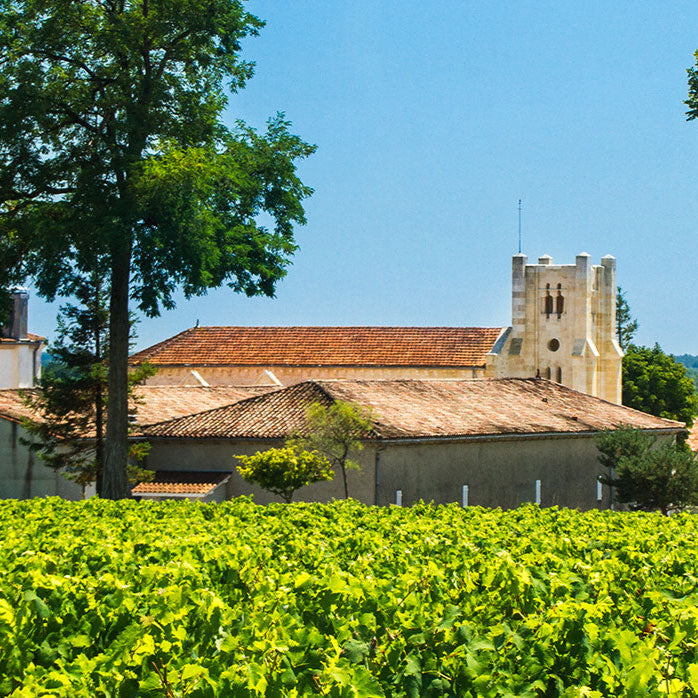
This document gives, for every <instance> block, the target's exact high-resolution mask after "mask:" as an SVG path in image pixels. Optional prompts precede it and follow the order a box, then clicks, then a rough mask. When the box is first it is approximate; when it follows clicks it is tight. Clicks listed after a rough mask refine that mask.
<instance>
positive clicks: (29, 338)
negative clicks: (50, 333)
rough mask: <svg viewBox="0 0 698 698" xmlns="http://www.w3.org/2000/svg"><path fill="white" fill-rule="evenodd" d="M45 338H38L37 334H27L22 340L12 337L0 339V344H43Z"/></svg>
mask: <svg viewBox="0 0 698 698" xmlns="http://www.w3.org/2000/svg"><path fill="white" fill-rule="evenodd" d="M45 341H46V337H40V336H39V335H38V334H32V333H31V332H27V336H26V337H25V338H23V339H15V338H14V337H0V344H27V343H28V342H45Z"/></svg>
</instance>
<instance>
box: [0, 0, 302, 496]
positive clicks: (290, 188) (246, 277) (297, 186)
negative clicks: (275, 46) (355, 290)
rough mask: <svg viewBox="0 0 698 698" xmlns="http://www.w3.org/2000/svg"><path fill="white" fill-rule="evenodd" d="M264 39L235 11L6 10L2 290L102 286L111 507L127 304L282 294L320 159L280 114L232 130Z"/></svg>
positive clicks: (2, 8)
mask: <svg viewBox="0 0 698 698" xmlns="http://www.w3.org/2000/svg"><path fill="white" fill-rule="evenodd" d="M262 26H263V22H262V21H261V20H259V19H258V18H257V17H255V16H254V15H253V14H251V13H249V12H248V11H247V10H246V8H245V3H243V2H242V0H178V1H177V2H172V0H104V1H101V0H100V1H96V0H48V1H47V0H16V1H15V0H12V1H11V2H10V1H3V2H1V3H0V95H1V98H0V286H1V287H2V288H8V287H9V286H11V285H13V284H17V283H23V282H25V281H27V280H28V281H30V282H31V283H33V285H34V286H35V288H36V289H37V290H38V292H39V293H40V294H41V295H42V296H44V297H46V298H49V299H53V298H55V297H56V295H68V294H70V292H71V285H72V284H73V283H74V281H75V279H76V278H79V277H80V276H82V275H90V274H93V273H97V272H98V273H99V274H100V275H101V274H104V276H103V277H102V278H103V280H104V282H105V286H108V288H109V293H110V298H109V304H108V307H109V336H110V352H111V355H110V362H109V396H108V411H109V413H110V415H109V417H110V418H109V421H108V428H107V431H106V435H105V460H104V493H105V496H109V497H113V498H120V497H123V496H125V495H126V462H127V453H128V449H127V431H128V420H127V414H128V410H127V400H128V397H127V373H128V366H127V363H128V336H129V321H130V320H129V306H130V304H131V303H133V304H134V305H135V306H136V307H137V308H138V309H139V310H140V311H142V312H144V313H145V314H146V315H148V316H154V315H158V314H159V313H160V311H161V309H162V308H166V309H169V308H172V307H174V305H175V293H176V291H177V290H178V289H180V290H182V291H183V292H184V295H185V296H186V297H190V296H192V295H197V294H205V293H206V292H207V290H208V289H210V288H215V287H219V286H222V285H224V284H227V285H228V286H229V287H230V288H232V289H233V290H234V291H239V292H243V293H245V294H247V295H250V296H252V295H266V296H272V295H273V294H274V288H275V284H276V282H277V281H279V279H281V278H282V277H283V276H284V275H285V273H286V268H287V266H288V265H289V263H290V259H291V256H292V254H293V252H294V251H295V249H296V242H295V240H294V236H293V231H294V227H295V226H296V225H300V224H303V223H304V222H305V214H304V210H303V205H302V202H303V200H304V199H305V198H307V197H308V196H309V195H310V194H311V192H312V190H311V189H310V188H309V187H307V186H306V185H304V184H303V183H302V181H301V180H300V178H299V176H298V174H297V171H296V167H297V163H298V161H299V160H300V159H303V158H305V157H307V156H309V155H310V154H311V153H312V152H313V151H314V150H315V148H314V146H312V145H309V144H307V143H305V142H304V141H302V140H301V139H300V138H299V137H297V136H295V135H293V134H292V133H291V132H290V124H289V122H288V121H286V119H285V118H284V115H283V114H281V113H277V114H276V116H273V117H271V118H270V119H269V120H268V122H267V126H266V129H265V130H264V132H262V133H260V132H258V131H257V130H255V129H253V128H251V127H249V126H246V125H245V124H243V123H242V122H237V123H236V124H235V125H234V126H230V125H228V124H226V123H225V122H224V111H225V108H226V106H227V103H228V99H229V96H230V94H231V93H234V92H236V91H237V90H238V89H240V88H242V87H244V85H245V83H246V81H247V80H248V79H249V78H250V77H251V76H252V72H253V70H252V68H253V66H252V64H251V63H250V62H248V61H245V60H244V59H243V58H242V57H241V45H242V42H243V41H244V40H245V39H246V38H247V37H250V36H254V35H256V34H257V33H258V31H259V30H260V28H261V27H262ZM0 313H2V303H0Z"/></svg>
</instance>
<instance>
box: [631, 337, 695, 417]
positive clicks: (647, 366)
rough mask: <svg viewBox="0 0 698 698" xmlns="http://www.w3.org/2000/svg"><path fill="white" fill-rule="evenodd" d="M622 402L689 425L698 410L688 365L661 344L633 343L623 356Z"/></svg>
mask: <svg viewBox="0 0 698 698" xmlns="http://www.w3.org/2000/svg"><path fill="white" fill-rule="evenodd" d="M623 404H624V405H627V406H628V407H634V408H635V409H636V410H641V411H642V412H648V413H649V414H653V415H656V416H657V417H665V418H666V419H678V420H679V421H681V422H685V423H686V424H687V425H688V426H690V425H691V424H693V419H694V417H695V415H696V412H698V395H696V389H695V385H694V383H693V381H692V380H691V378H690V377H689V376H688V375H687V373H686V367H685V366H684V365H683V364H680V363H679V362H678V361H676V360H675V359H674V357H673V356H670V355H669V354H665V353H664V352H663V351H662V349H661V347H660V346H659V345H658V344H655V345H654V347H652V348H650V347H638V346H634V345H630V346H629V347H628V348H627V349H626V352H625V357H624V358H623Z"/></svg>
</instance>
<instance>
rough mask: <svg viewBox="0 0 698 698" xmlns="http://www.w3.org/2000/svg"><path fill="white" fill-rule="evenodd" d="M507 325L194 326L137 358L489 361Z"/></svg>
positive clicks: (289, 362) (160, 361)
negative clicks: (489, 355)
mask: <svg viewBox="0 0 698 698" xmlns="http://www.w3.org/2000/svg"><path fill="white" fill-rule="evenodd" d="M502 329H503V328H501V327H194V328H191V329H188V330H185V331H184V332H181V333H180V334H178V335H175V336H174V337H170V338H169V339H166V340H165V341H163V342H160V343H159V344H155V345H153V346H152V347H149V348H148V349H144V350H143V351H140V352H138V353H136V354H134V355H133V356H132V357H131V361H132V362H134V363H138V362H143V361H149V362H151V363H153V364H156V365H168V366H176V365H179V366H182V365H186V366H231V365H234V366H456V367H457V366H484V365H485V363H486V358H485V356H486V354H487V353H488V352H490V351H491V350H492V347H493V346H494V344H495V342H496V341H497V338H498V337H499V335H500V334H501V332H502Z"/></svg>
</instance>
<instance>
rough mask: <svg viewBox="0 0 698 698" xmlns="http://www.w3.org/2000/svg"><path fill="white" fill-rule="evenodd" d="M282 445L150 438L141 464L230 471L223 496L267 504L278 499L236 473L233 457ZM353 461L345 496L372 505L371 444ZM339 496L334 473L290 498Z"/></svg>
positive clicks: (341, 488)
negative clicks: (250, 497) (247, 497)
mask: <svg viewBox="0 0 698 698" xmlns="http://www.w3.org/2000/svg"><path fill="white" fill-rule="evenodd" d="M283 445H284V444H283V442H282V441H273V440H264V441H261V440H259V441H257V440H223V439H151V440H150V452H149V454H148V457H147V459H146V462H145V463H144V467H146V468H149V469H151V470H175V471H176V470H182V471H199V472H201V471H216V472H221V471H226V472H228V471H231V472H232V475H231V476H230V479H229V480H228V482H227V483H226V484H225V485H224V487H225V498H226V499H232V498H233V497H239V496H241V495H250V494H251V495H253V496H254V500H255V501H256V502H258V503H259V504H268V503H270V502H280V501H282V499H281V498H280V497H277V496H275V495H273V494H270V493H269V492H267V491H266V490H263V489H262V488H260V487H257V486H256V485H250V484H249V483H247V482H246V481H245V480H243V479H242V477H241V476H240V474H239V473H238V472H237V466H238V465H239V462H238V461H237V460H236V459H235V457H234V456H236V455H239V456H242V455H252V454H254V453H257V452H258V451H266V450H267V449H270V448H281V447H283ZM355 460H357V461H358V462H360V463H361V465H362V468H361V471H356V470H350V471H348V477H347V481H348V489H349V496H350V497H353V498H354V499H358V500H359V501H361V502H364V503H366V504H373V503H374V499H375V494H374V493H375V488H374V462H375V457H374V455H373V451H372V449H371V447H370V446H369V447H367V448H366V449H364V450H363V451H362V452H361V453H359V454H357V456H356V457H355ZM222 489H223V488H222V487H221V488H219V490H222ZM343 498H344V484H343V482H342V475H341V473H340V472H336V473H335V476H334V479H332V480H329V481H327V482H317V483H315V484H313V485H309V486H308V487H304V488H302V489H300V490H298V491H297V492H296V494H295V496H294V501H298V502H328V501H330V500H332V499H343Z"/></svg>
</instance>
